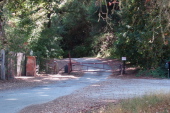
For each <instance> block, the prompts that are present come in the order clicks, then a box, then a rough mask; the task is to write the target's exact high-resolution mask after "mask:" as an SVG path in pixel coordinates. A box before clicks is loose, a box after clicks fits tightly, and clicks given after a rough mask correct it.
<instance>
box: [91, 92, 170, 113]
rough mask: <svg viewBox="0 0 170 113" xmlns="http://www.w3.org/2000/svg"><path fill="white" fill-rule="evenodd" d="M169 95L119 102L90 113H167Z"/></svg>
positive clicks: (169, 102)
mask: <svg viewBox="0 0 170 113" xmlns="http://www.w3.org/2000/svg"><path fill="white" fill-rule="evenodd" d="M169 112H170V93H169V94H151V95H145V96H142V97H138V98H133V99H127V100H121V101H120V102H119V103H118V104H113V103H111V104H109V105H107V106H104V107H102V108H100V109H98V110H95V111H91V113H169Z"/></svg>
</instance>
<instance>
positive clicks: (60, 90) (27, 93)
mask: <svg viewBox="0 0 170 113" xmlns="http://www.w3.org/2000/svg"><path fill="white" fill-rule="evenodd" d="M74 60H77V61H79V62H87V61H88V62H94V59H88V60H87V59H74ZM108 75H110V73H104V72H100V73H98V72H88V73H85V74H84V76H83V77H81V78H77V79H71V80H66V81H61V82H59V83H56V84H52V85H45V86H37V87H33V88H27V89H19V90H14V91H4V92H0V113H15V112H18V111H19V110H21V109H22V108H24V107H26V106H29V105H32V104H40V103H45V102H49V101H51V100H54V99H56V98H58V97H61V96H65V95H69V94H71V93H73V92H74V91H76V90H79V89H81V88H83V87H86V86H88V85H90V84H93V83H96V82H100V81H104V80H106V78H107V76H108Z"/></svg>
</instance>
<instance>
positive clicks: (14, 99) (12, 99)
mask: <svg viewBox="0 0 170 113" xmlns="http://www.w3.org/2000/svg"><path fill="white" fill-rule="evenodd" d="M5 100H10V101H16V100H18V99H17V98H8V99H5Z"/></svg>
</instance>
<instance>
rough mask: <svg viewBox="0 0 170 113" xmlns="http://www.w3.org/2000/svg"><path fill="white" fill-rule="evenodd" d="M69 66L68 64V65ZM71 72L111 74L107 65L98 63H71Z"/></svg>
mask: <svg viewBox="0 0 170 113" xmlns="http://www.w3.org/2000/svg"><path fill="white" fill-rule="evenodd" d="M69 65H70V64H69ZM69 67H71V69H70V70H71V71H83V72H112V71H113V70H112V69H111V68H110V67H109V65H108V63H98V62H71V66H69Z"/></svg>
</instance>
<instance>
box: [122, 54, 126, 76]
mask: <svg viewBox="0 0 170 113" xmlns="http://www.w3.org/2000/svg"><path fill="white" fill-rule="evenodd" d="M122 61H123V70H122V72H123V74H125V61H126V57H122Z"/></svg>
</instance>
